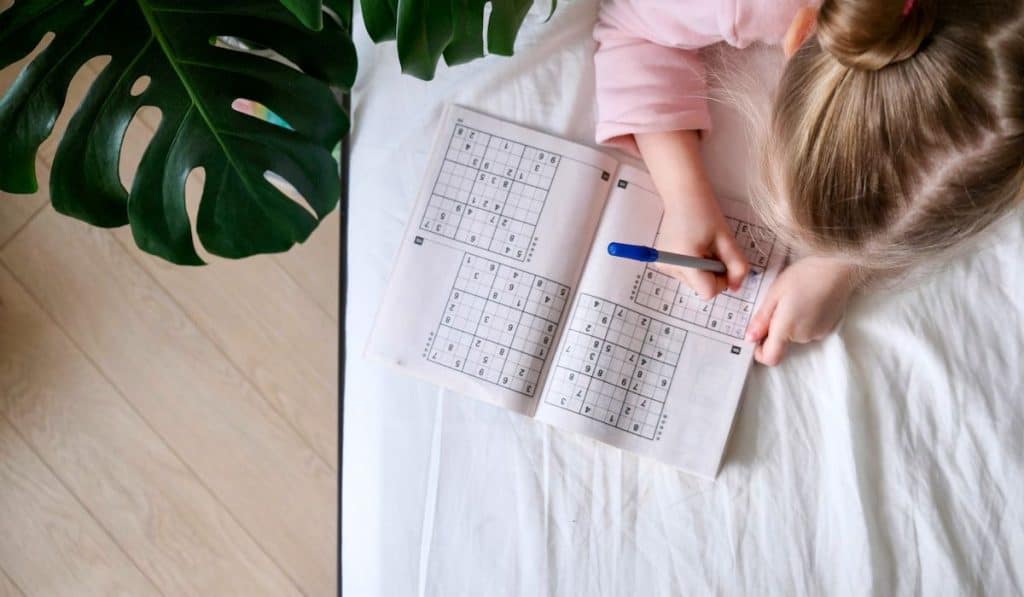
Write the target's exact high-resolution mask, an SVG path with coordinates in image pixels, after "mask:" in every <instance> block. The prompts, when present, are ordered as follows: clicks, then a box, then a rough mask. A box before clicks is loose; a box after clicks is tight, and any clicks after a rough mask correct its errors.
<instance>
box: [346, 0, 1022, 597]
mask: <svg viewBox="0 0 1024 597" xmlns="http://www.w3.org/2000/svg"><path fill="white" fill-rule="evenodd" d="M595 12H596V5H595V3H594V2H593V1H576V2H566V1H564V0H563V1H562V2H559V8H558V11H557V12H556V15H555V18H554V19H553V20H552V21H551V22H548V23H544V22H543V16H544V14H545V10H543V9H542V8H537V9H535V11H534V12H533V13H531V15H530V16H529V17H528V19H527V22H526V25H525V27H524V31H523V33H522V35H521V39H520V41H519V44H518V48H519V49H518V52H517V55H516V57H514V58H512V59H506V58H499V57H492V58H488V59H485V60H481V61H478V62H475V63H472V64H470V65H467V66H462V67H458V68H455V69H450V70H449V69H444V68H442V70H441V71H440V72H439V74H438V77H437V79H436V80H435V81H432V82H429V83H425V82H421V81H418V80H416V79H413V78H410V77H406V76H402V75H400V74H399V67H398V63H397V59H396V58H395V50H394V46H393V44H389V45H388V46H386V47H375V46H373V45H372V44H370V43H369V42H368V40H366V39H365V34H362V32H361V31H360V33H361V35H362V36H363V37H361V38H360V39H359V43H358V46H359V50H360V59H361V65H360V78H359V81H358V84H357V87H356V90H355V95H354V100H355V112H354V119H355V129H354V132H353V139H354V153H353V157H352V195H351V222H350V228H351V242H350V247H349V267H350V274H351V278H350V295H349V310H348V314H347V316H348V324H349V336H348V338H347V342H348V347H349V359H348V363H347V366H348V383H347V386H346V388H345V400H346V429H345V440H346V441H345V468H344V474H345V478H344V480H345V487H344V491H345V493H344V513H343V515H344V529H345V535H344V553H343V557H344V565H345V578H344V589H345V594H346V595H361V596H362V595H367V596H370V595H386V596H404V595H439V596H445V597H450V596H461V595H487V596H497V595H523V596H536V595H587V596H595V595H647V596H660V595H708V594H720V595H787V596H788V595H824V594H828V595H880V596H881V595H884V596H888V595H912V594H918V595H920V594H923V595H929V596H931V595H967V594H979V595H980V594H986V595H1012V594H1021V593H1022V591H1024V440H1022V436H1024V356H1022V354H1024V265H1022V257H1024V218H1022V215H1021V212H1020V211H1018V212H1017V213H1015V214H1013V215H1012V216H1011V217H1009V218H1007V219H1006V220H1005V221H1003V222H1002V223H1000V224H999V225H998V226H997V227H996V228H995V230H993V232H992V233H991V234H989V235H987V236H986V237H985V238H984V239H982V240H981V241H980V242H979V243H977V246H976V247H973V248H972V249H971V250H970V251H969V252H967V253H965V256H963V257H959V258H954V259H951V260H949V261H947V262H945V263H944V264H943V266H942V267H941V268H938V271H933V272H930V273H926V274H922V275H920V276H918V277H916V278H914V279H912V280H908V281H906V282H904V283H901V284H899V285H897V286H896V287H894V288H893V289H891V290H885V291H873V292H872V293H870V294H869V295H865V296H859V297H858V298H856V299H855V300H854V303H853V305H852V306H851V308H850V310H849V312H848V315H847V317H846V319H845V321H844V322H843V324H842V326H841V328H840V330H839V332H838V333H837V334H835V335H833V336H832V337H830V338H829V339H827V340H826V341H824V342H821V343H818V344H815V345H811V346H807V347H803V348H798V349H796V350H793V351H792V352H791V354H790V355H789V357H788V358H787V359H786V361H785V363H784V364H783V365H782V366H780V367H778V368H775V369H767V368H763V367H759V366H757V367H755V368H754V370H753V371H752V373H751V375H750V377H749V379H748V381H747V385H746V390H745V393H744V397H743V400H742V407H741V410H740V412H739V415H738V419H737V423H736V427H735V430H734V433H733V438H732V440H731V443H730V446H729V449H728V451H727V454H726V460H725V464H724V467H723V469H722V471H721V474H720V475H719V478H718V480H717V481H715V482H713V483H708V482H701V481H698V480H696V479H694V478H691V477H689V476H687V475H684V474H682V473H680V472H678V471H676V470H673V469H671V468H669V467H666V466H663V465H660V464H656V463H654V462H651V461H648V460H645V459H642V458H640V457H637V456H635V455H633V454H628V453H623V452H620V451H618V450H616V449H614V448H610V447H608V446H605V445H601V444H598V443H595V442H593V441H590V440H588V439H585V438H581V437H576V436H572V435H569V434H566V433H563V432H559V431H555V430H553V429H550V428H547V427H545V426H543V425H540V424H538V423H535V422H533V421H531V420H529V419H526V418H523V417H520V416H518V415H514V414H510V413H508V412H506V411H502V410H499V409H496V408H494V407H490V406H487V405H484V404H481V403H478V402H475V401H473V400H470V399H466V398H463V397H460V396H457V395H453V394H452V393H450V392H447V391H444V390H441V389H439V388H436V387H432V386H430V385H428V384H424V383H422V382H419V381H416V380H413V379H411V378H406V377H403V376H400V375H399V374H396V373H395V372H394V371H393V370H391V369H386V368H384V367H382V366H380V365H377V364H374V363H368V362H366V361H365V360H364V359H363V358H362V356H361V352H362V347H363V346H364V345H365V343H366V338H367V334H368V333H369V330H370V325H371V322H372V318H373V316H374V314H375V311H376V305H377V303H378V301H379V300H380V297H381V295H382V293H383V289H384V284H385V281H386V279H387V276H388V274H389V272H390V269H391V265H392V260H393V258H394V256H395V253H396V250H397V246H398V242H399V239H400V238H401V233H402V230H403V228H404V227H405V225H406V221H407V218H408V217H409V210H410V208H411V206H412V203H413V201H414V199H415V197H416V190H417V188H418V186H419V184H420V177H421V175H422V172H423V169H424V166H425V162H426V158H427V153H428V151H429V149H430V144H431V142H432V140H433V138H434V133H435V125H436V123H437V119H438V117H439V115H440V114H441V110H442V107H443V104H444V103H445V102H456V103H459V104H463V105H466V106H468V107H471V108H474V109H477V110H480V111H483V112H486V113H489V114H492V115H495V116H498V117H501V118H504V119H507V120H510V121H513V122H518V123H521V124H524V125H527V126H531V127H534V128H538V129H541V130H544V131H547V132H550V133H553V134H556V135H560V136H563V137H566V138H569V139H573V140H575V141H579V142H584V143H589V142H591V140H592V136H593V126H594V124H593V97H594V93H593V66H592V52H593V43H592V42H591V41H590V30H591V27H592V24H593V20H594V16H595ZM358 26H359V27H361V24H359V25H358ZM772 52H774V50H767V49H759V50H747V51H744V52H737V54H740V58H739V62H738V63H743V64H746V65H748V67H750V65H753V67H752V68H753V71H754V72H756V73H759V74H761V75H763V74H764V73H765V72H767V73H769V74H770V72H772V71H771V69H770V68H769V66H770V65H771V64H773V63H774V62H775V61H773V60H772V59H771V56H772V55H773V54H772ZM765 65H769V66H765ZM730 68H731V67H730ZM725 78H726V79H728V77H727V76H726V77H725ZM769 78H770V77H769ZM715 110H716V112H715V122H716V128H715V131H713V132H712V134H711V136H710V140H709V148H708V154H707V156H708V160H709V162H710V166H709V167H710V169H711V171H712V176H713V179H714V181H715V183H716V187H717V189H718V190H719V192H720V193H722V194H730V195H734V196H736V195H742V193H743V188H744V186H743V185H744V182H743V181H744V176H745V173H748V172H749V171H750V170H751V166H750V163H749V160H748V159H744V157H743V156H744V155H746V151H747V150H748V145H749V143H748V142H747V141H746V140H745V138H744V135H743V127H742V126H741V125H740V124H739V123H740V122H741V119H740V118H739V117H738V116H737V115H736V114H735V113H733V114H731V115H730V113H729V109H728V108H727V107H721V106H717V107H716V109H715Z"/></svg>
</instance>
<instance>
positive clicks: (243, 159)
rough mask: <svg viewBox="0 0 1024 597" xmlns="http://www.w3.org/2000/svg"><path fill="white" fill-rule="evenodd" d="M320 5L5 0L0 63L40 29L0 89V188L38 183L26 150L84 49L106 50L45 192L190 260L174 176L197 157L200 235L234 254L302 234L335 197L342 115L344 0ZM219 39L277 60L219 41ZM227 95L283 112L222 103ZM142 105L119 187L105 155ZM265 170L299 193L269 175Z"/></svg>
mask: <svg viewBox="0 0 1024 597" xmlns="http://www.w3.org/2000/svg"><path fill="white" fill-rule="evenodd" d="M323 4H324V5H325V6H326V7H327V8H328V9H329V12H327V13H323V12H322V9H321V4H320V1H319V0H94V1H86V2H83V0H18V1H17V2H15V4H14V5H13V7H12V8H9V9H8V10H6V11H5V12H3V13H0V68H2V67H5V66H7V65H10V64H12V63H13V62H15V61H17V60H20V59H21V58H24V57H25V56H27V55H28V54H29V53H30V52H31V51H32V50H33V49H35V48H36V46H37V45H39V43H40V41H41V40H43V39H44V36H46V35H47V34H48V33H53V36H52V39H51V40H50V41H49V44H48V45H46V47H45V49H44V50H43V51H42V52H41V53H40V54H39V55H38V56H36V58H35V59H34V60H33V61H32V62H31V63H30V64H29V66H27V67H26V68H25V70H24V71H23V72H22V73H21V75H20V76H19V77H18V79H17V81H16V82H15V83H14V86H13V87H12V88H11V89H10V90H9V91H8V93H7V95H6V96H5V97H4V98H3V99H2V100H0V189H2V190H5V191H8V192H16V193H18V192H20V193H29V192H34V191H35V190H36V189H37V187H38V184H37V181H36V180H35V170H34V162H35V156H36V153H37V151H38V148H39V145H40V144H41V143H42V141H43V140H45V139H46V137H47V136H49V134H50V133H51V131H52V128H53V125H54V121H55V120H56V117H57V115H58V113H59V112H60V110H61V108H62V106H63V104H64V101H65V97H66V94H67V88H68V84H69V83H70V81H71V79H72V77H73V76H74V75H75V73H76V72H78V71H79V70H80V69H81V67H82V65H83V64H84V63H85V62H86V61H88V60H90V59H92V58H94V57H97V56H109V57H110V59H109V62H108V63H107V65H106V66H105V67H104V68H103V70H102V72H101V73H100V75H99V76H98V78H97V79H96V80H95V82H93V83H92V86H91V88H90V89H89V92H88V94H87V95H86V97H85V99H84V101H83V102H82V105H81V106H80V107H79V108H78V110H77V112H76V113H75V114H74V116H73V118H72V119H71V122H70V124H69V126H68V130H67V132H66V133H65V135H64V137H63V139H62V140H61V142H60V144H59V146H58V149H57V153H56V156H55V159H54V163H53V167H52V172H51V176H52V178H51V182H50V191H51V198H52V201H53V205H54V207H55V208H56V209H57V210H58V211H60V212H62V213H65V214H68V215H72V216H74V217H76V218H79V219H81V220H84V221H86V222H89V223H92V224H95V225H98V226H107V227H110V226H121V225H124V224H130V225H131V230H132V233H133V236H134V238H135V241H136V243H137V244H138V245H139V246H140V247H141V248H142V249H144V250H146V251H148V252H150V253H153V254H156V255H159V256H161V257H164V258H166V259H168V260H170V261H173V262H176V263H181V264H199V263H202V260H201V259H200V257H199V255H198V253H197V252H196V250H195V248H194V239H193V238H192V232H191V230H192V226H191V223H190V220H189V216H188V213H187V212H186V207H185V181H186V178H187V177H188V176H189V174H190V172H192V171H193V170H195V169H197V168H203V170H204V171H205V185H204V188H203V192H202V197H201V200H200V205H199V209H198V213H197V215H196V222H195V229H196V232H197V233H198V236H199V241H200V242H201V243H202V245H203V247H205V248H206V250H208V251H209V252H211V253H214V254H217V255H221V256H225V257H244V256H248V255H252V254H256V253H268V252H277V251H283V250H286V249H288V248H289V247H291V246H292V245H294V244H295V243H297V242H301V241H303V240H305V239H306V238H307V237H308V236H309V234H310V233H311V232H312V231H313V230H314V229H315V228H316V226H317V224H318V223H319V221H320V220H321V219H322V218H323V217H324V216H326V215H327V214H328V213H329V212H330V211H331V210H332V209H333V208H334V206H335V204H336V203H337V200H338V195H339V186H338V166H337V163H336V162H335V161H334V159H333V158H332V156H331V150H332V149H333V148H334V147H335V146H336V144H337V143H338V142H339V140H340V139H341V137H342V136H343V135H344V134H345V133H346V132H347V129H348V119H347V117H346V115H345V113H344V112H343V111H342V110H341V108H340V107H339V105H338V103H337V101H336V99H335V96H334V94H333V92H332V88H333V89H334V90H337V89H347V88H349V87H350V86H351V84H352V81H353V79H354V77H355V69H356V62H355V50H354V48H353V46H352V42H351V36H350V34H349V27H350V25H351V0H326V1H325V2H324V3H323ZM300 19H301V20H300ZM306 25H309V26H310V27H312V28H310V27H307V26H306ZM316 27H319V30H314V29H313V28H316ZM225 38H231V39H234V40H239V41H241V42H242V43H243V44H247V45H248V47H258V48H260V49H261V50H265V51H272V52H275V53H276V56H275V57H273V58H275V59H271V58H267V57H264V56H262V55H256V54H254V53H248V52H244V51H238V50H237V49H228V48H225V47H223V44H222V43H218V40H222V39H225ZM261 53H265V52H261ZM282 58H283V59H282ZM146 77H148V79H145V78H146ZM140 80H141V81H140ZM146 80H148V86H146V87H145V88H144V90H143V91H142V92H141V93H138V92H137V89H136V94H133V93H132V90H133V87H134V86H136V84H137V82H138V83H141V82H144V81H146ZM239 98H241V99H247V100H251V101H254V102H258V103H259V104H262V105H264V106H266V107H267V108H269V110H271V111H273V112H274V113H275V114H277V115H278V116H280V117H281V119H283V120H284V121H285V122H287V125H288V126H286V127H282V126H276V125H274V124H271V123H269V122H266V121H264V120H261V119H258V118H254V117H252V116H249V115H245V114H242V113H239V112H237V111H235V110H233V109H232V103H233V102H234V100H236V99H239ZM142 106H154V107H156V108H158V109H159V110H160V112H161V120H160V125H159V127H158V129H157V131H156V133H155V135H154V137H153V139H152V141H151V142H150V144H149V146H148V147H147V149H146V151H145V153H144V155H143V156H142V161H141V163H140V165H139V168H138V171H137V173H136V175H135V178H134V181H133V183H132V185H131V189H130V191H129V190H126V189H125V188H124V187H123V186H122V184H121V182H120V179H119V175H118V160H119V155H120V151H121V144H122V141H123V139H124V136H125V132H126V130H127V128H128V125H129V123H130V121H131V119H132V118H133V117H134V115H135V113H136V112H137V111H138V110H139V109H140V108H141V107H142ZM275 177H279V178H280V179H283V180H285V181H287V182H288V183H290V185H291V186H292V187H294V189H296V190H297V191H298V193H299V194H301V195H302V198H303V199H304V200H305V205H304V204H303V203H302V202H298V201H296V200H293V199H291V198H289V196H288V195H287V194H285V193H283V192H282V191H280V190H278V187H277V186H275V185H274V184H271V183H270V182H268V179H274V178H275Z"/></svg>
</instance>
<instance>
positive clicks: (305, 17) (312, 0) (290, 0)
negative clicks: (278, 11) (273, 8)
mask: <svg viewBox="0 0 1024 597" xmlns="http://www.w3.org/2000/svg"><path fill="white" fill-rule="evenodd" d="M281 4H284V6H285V8H287V9H288V10H290V11H292V14H293V15H295V17H296V18H297V19H299V20H300V21H302V24H303V25H305V26H306V27H309V28H310V29H313V30H314V31H320V29H321V28H322V27H323V26H324V21H323V16H324V9H323V6H322V5H321V2H320V0H281Z"/></svg>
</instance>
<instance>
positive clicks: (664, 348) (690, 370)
mask: <svg viewBox="0 0 1024 597" xmlns="http://www.w3.org/2000/svg"><path fill="white" fill-rule="evenodd" d="M618 176H619V180H618V181H617V184H616V188H614V189H613V190H612V192H611V194H610V196H609V199H608V204H607V206H606V208H605V214H604V216H603V218H602V220H601V225H600V227H599V229H598V232H597V236H596V238H595V240H594V248H593V250H592V253H591V255H590V258H589V260H588V262H587V264H586V268H585V269H584V273H583V277H582V279H581V280H580V284H579V291H578V292H577V295H576V297H575V301H574V303H573V305H572V308H571V310H570V312H569V316H568V319H567V327H566V331H565V333H564V334H563V335H562V338H561V340H560V342H559V345H558V348H557V355H556V357H555V361H554V363H553V366H552V369H551V371H550V373H549V380H548V383H547V384H546V388H545V392H544V396H543V397H542V402H541V404H540V405H539V406H538V409H537V413H536V417H537V419H539V420H542V421H545V422H547V423H551V424H553V425H556V426H558V427H562V428H565V429H568V430H571V431H576V432H579V433H583V434H586V435H589V436H591V437H594V438H596V439H598V440H600V441H604V442H607V443H609V444H613V445H615V446H619V447H621V448H623V449H626V450H630V451H634V452H638V453H640V454H644V455H647V456H651V457H654V458H656V459H658V460H661V461H663V462H666V463H669V464H672V465H674V466H677V467H679V468H682V469H684V470H686V471H689V472H691V473H694V474H697V475H700V476H703V477H706V478H714V476H715V475H716V473H717V471H718V467H719V463H720V460H721V457H722V454H723V452H724V450H725V444H726V441H727V439H728V436H729V432H730V429H731V426H732V421H733V417H734V415H735V413H736V409H737V406H738V402H739V397H740V393H741V392H742V389H743V384H744V381H745V379H746V376H747V371H748V370H749V369H750V365H751V362H752V357H753V352H754V345H753V344H751V343H748V342H745V341H744V340H743V336H744V334H745V333H746V327H747V323H748V322H749V320H750V318H751V317H752V316H753V314H754V312H755V310H756V309H757V307H758V306H759V301H760V300H761V299H762V298H763V296H764V294H765V293H766V291H767V289H768V287H769V285H770V284H771V283H772V282H773V281H774V278H775V277H776V276H777V275H778V273H779V271H780V270H781V268H782V265H783V262H784V260H785V250H784V247H782V246H781V245H780V244H778V243H776V242H775V239H774V238H773V236H772V235H771V233H770V232H768V231H767V230H765V229H763V228H761V227H758V226H755V225H754V224H753V222H752V215H751V212H750V210H749V207H748V206H747V205H746V204H743V203H739V202H736V201H730V200H721V202H722V210H723V212H724V214H725V215H726V217H727V220H728V221H729V223H730V224H731V225H732V227H733V230H734V232H735V233H736V236H737V239H738V241H739V243H740V246H741V248H742V249H743V250H744V251H745V252H746V253H747V256H748V258H749V259H750V263H751V273H750V275H749V276H748V277H747V279H746V281H745V283H744V286H743V288H742V289H741V290H740V291H739V292H735V293H733V292H730V291H726V292H724V293H722V294H720V295H718V296H717V297H715V298H714V299H713V300H711V301H702V300H700V298H699V297H698V296H697V295H696V293H694V292H693V291H692V290H690V289H689V288H688V287H687V286H685V285H684V284H682V283H680V282H679V281H678V280H676V279H674V278H671V277H669V276H666V275H664V274H661V273H659V272H657V271H655V270H654V269H651V268H650V267H648V265H647V264H645V263H641V262H637V261H631V260H626V259H620V258H616V257H612V256H610V255H608V252H607V246H608V243H610V242H613V241H614V242H625V243H631V244H638V245H649V246H652V245H654V244H655V241H656V235H657V232H658V228H659V226H660V223H661V217H662V202H661V199H660V198H659V197H658V195H657V194H656V193H655V191H654V190H653V189H654V185H653V182H652V181H651V180H650V178H649V176H648V175H647V174H646V173H644V172H642V171H640V170H637V169H635V168H631V167H627V166H623V167H622V168H620V170H619V175H618Z"/></svg>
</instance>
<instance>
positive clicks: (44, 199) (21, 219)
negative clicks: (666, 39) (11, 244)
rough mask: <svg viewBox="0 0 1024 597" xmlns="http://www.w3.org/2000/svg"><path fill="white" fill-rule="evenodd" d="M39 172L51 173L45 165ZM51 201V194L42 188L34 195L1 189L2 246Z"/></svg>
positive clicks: (0, 237) (0, 230) (0, 233)
mask: <svg viewBox="0 0 1024 597" xmlns="http://www.w3.org/2000/svg"><path fill="white" fill-rule="evenodd" d="M36 171H37V172H40V173H44V174H47V175H49V170H48V169H47V168H46V166H45V165H43V164H40V166H39V167H38V168H37V170H36ZM49 202H50V195H49V193H47V192H46V191H45V190H42V191H40V192H38V193H36V194H34V195H12V194H11V193H4V192H3V191H0V247H2V246H4V245H5V244H6V243H7V242H8V241H10V240H11V238H13V237H14V234H15V233H16V232H17V231H18V230H20V229H21V227H22V226H24V225H25V222H27V221H28V220H29V218H31V217H32V216H33V215H35V214H36V212H38V211H39V210H40V209H42V207H43V206H44V205H46V204H47V203H49Z"/></svg>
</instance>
